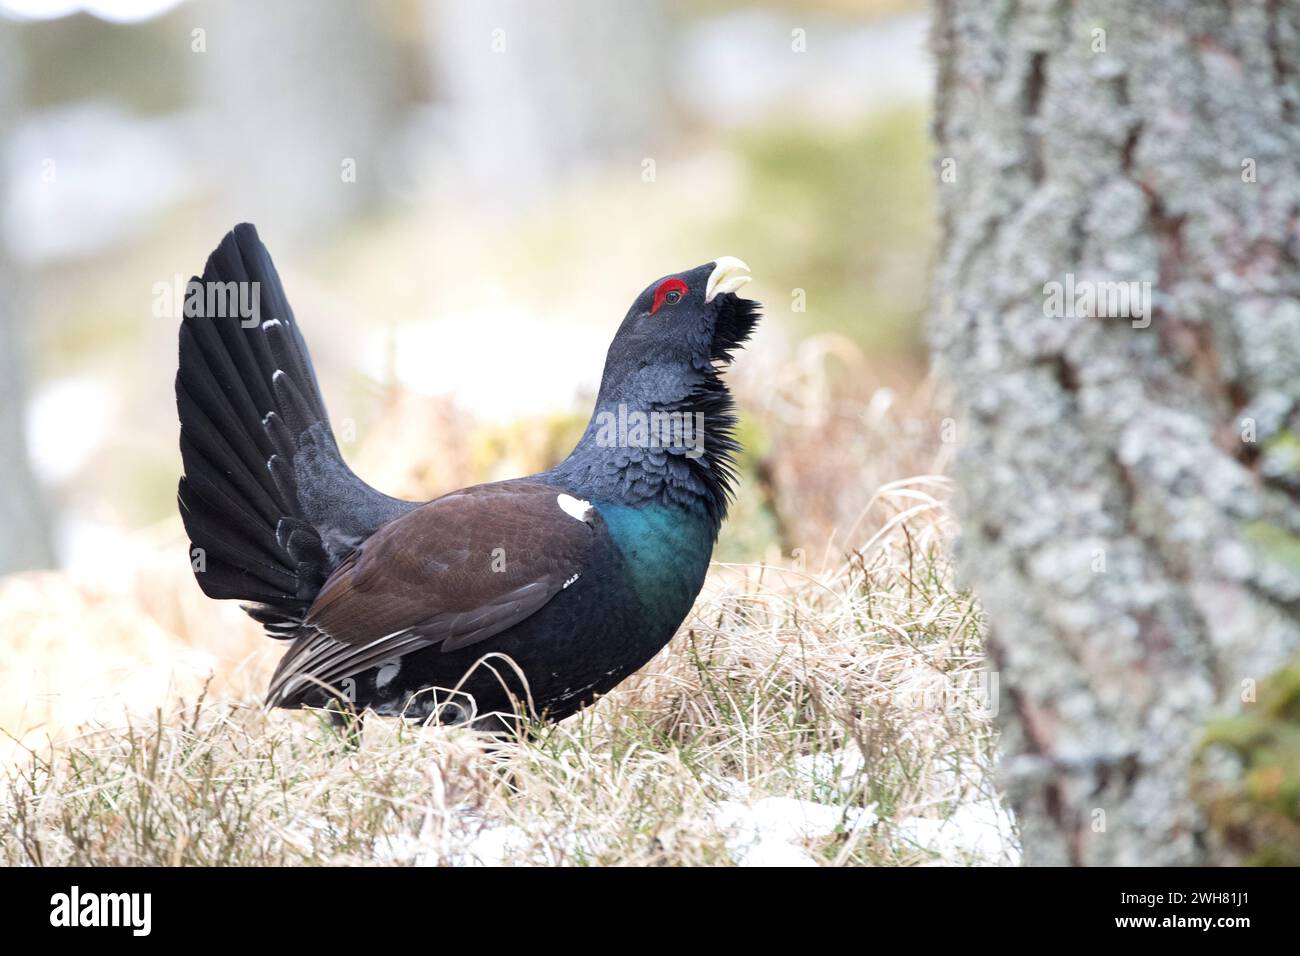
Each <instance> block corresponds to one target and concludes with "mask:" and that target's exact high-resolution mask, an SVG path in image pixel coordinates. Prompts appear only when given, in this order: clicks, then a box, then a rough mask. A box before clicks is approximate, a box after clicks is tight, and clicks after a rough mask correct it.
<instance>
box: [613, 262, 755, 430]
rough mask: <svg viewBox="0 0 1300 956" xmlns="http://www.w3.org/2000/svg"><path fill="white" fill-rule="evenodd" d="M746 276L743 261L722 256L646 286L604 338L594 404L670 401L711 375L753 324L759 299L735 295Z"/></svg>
mask: <svg viewBox="0 0 1300 956" xmlns="http://www.w3.org/2000/svg"><path fill="white" fill-rule="evenodd" d="M749 280H750V276H749V267H748V266H746V265H745V263H743V262H741V261H740V260H739V259H737V258H735V257H734V256H722V257H720V258H718V259H717V260H715V261H713V262H706V263H705V264H704V265H702V266H697V267H696V268H694V269H690V270H687V271H686V272H678V273H676V274H674V275H667V276H664V277H663V278H661V279H656V280H655V281H654V282H652V283H650V285H648V286H646V287H645V290H644V291H643V292H642V293H641V294H640V295H639V296H637V297H636V300H635V301H634V302H633V303H632V307H631V308H630V309H628V311H627V315H626V316H625V317H624V318H623V323H622V324H621V325H620V326H619V328H618V332H617V334H615V336H614V341H613V342H612V343H611V344H610V347H609V354H608V356H607V358H606V360H605V376H604V380H603V381H602V383H601V401H602V403H607V402H612V401H617V402H624V403H627V404H628V405H630V406H633V407H638V408H665V407H670V406H673V405H676V404H679V403H681V402H683V401H685V400H686V399H687V398H688V396H689V395H690V394H691V393H692V392H695V391H697V390H698V389H699V387H700V385H701V383H702V382H704V381H705V380H716V379H717V368H718V367H719V366H721V365H725V364H728V363H730V361H731V358H732V353H733V352H734V350H735V349H737V348H738V347H740V346H741V345H743V344H744V342H745V341H746V340H747V339H748V338H749V336H750V334H751V333H752V332H753V331H754V326H755V325H757V324H758V319H759V315H760V311H759V309H760V307H759V304H758V303H757V302H754V301H752V300H750V299H742V298H741V297H740V296H738V295H736V292H737V290H739V289H740V288H741V287H742V286H744V285H745V284H746V283H748V282H749Z"/></svg>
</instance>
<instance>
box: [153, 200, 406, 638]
mask: <svg viewBox="0 0 1300 956" xmlns="http://www.w3.org/2000/svg"><path fill="white" fill-rule="evenodd" d="M176 407H177V411H178V412H179V415H180V422H181V458H182V461H183V462H184V469H185V474H184V477H182V478H181V480H180V488H179V501H180V511H181V518H182V519H183V520H184V522H185V530H186V532H187V533H188V534H189V537H190V542H191V558H192V563H193V565H194V569H195V577H196V578H197V579H198V582H199V586H200V587H201V588H202V589H203V592H204V593H205V594H207V595H208V596H209V597H213V598H236V599H239V600H242V601H247V602H250V604H249V605H247V606H246V608H245V609H246V610H247V611H248V612H249V613H250V614H251V615H252V616H253V617H254V618H256V619H257V620H258V621H260V622H261V623H263V624H264V625H266V627H267V632H268V633H269V634H271V635H272V636H275V637H291V636H293V635H294V633H295V632H296V631H297V629H298V626H299V624H300V622H301V620H302V618H303V617H304V616H305V614H306V611H307V608H308V606H309V605H310V604H311V602H312V599H313V598H314V597H315V596H316V593H317V591H319V590H320V587H321V585H322V584H323V583H324V581H325V579H326V577H328V575H329V573H330V571H331V570H333V568H334V566H335V565H336V564H337V563H338V562H339V560H340V559H341V558H342V557H343V555H345V554H347V553H348V552H349V551H350V550H352V548H354V547H355V546H356V545H357V544H359V543H360V542H361V541H363V540H365V538H367V537H369V535H371V534H372V533H374V531H375V530H376V529H377V528H379V527H381V526H382V525H384V524H386V523H388V522H389V521H391V520H392V519H393V518H395V517H397V516H398V515H400V514H402V513H403V512H405V511H407V510H408V509H410V508H411V507H414V505H413V503H411V502H405V501H400V500H398V499H395V498H389V497H388V496H386V495H382V494H380V493H379V492H377V491H375V490H374V489H373V488H371V487H370V486H368V485H366V484H365V483H364V482H362V481H361V480H360V479H359V478H357V477H356V475H354V474H353V473H352V471H351V470H350V469H349V468H348V467H347V465H346V464H344V462H343V457H342V455H341V454H340V453H339V449H338V444H337V443H336V442H335V440H334V434H333V432H332V431H331V430H330V425H329V419H328V417H327V416H326V413H325V405H324V403H323V402H322V400H321V395H320V387H319V385H318V384H317V382H316V373H315V371H314V369H313V368H312V364H311V358H310V356H309V355H308V353H307V346H306V343H305V342H304V341H303V338H302V334H301V333H300V332H299V331H298V326H297V323H296V322H295V321H294V317H293V310H292V309H290V308H289V303H288V300H287V299H286V298H285V294H284V289H283V287H282V286H281V285H280V277H279V276H278V275H277V274H276V271H275V266H274V265H273V264H272V262H271V256H270V254H269V253H268V252H267V251H266V247H265V246H263V245H262V243H261V241H260V240H259V239H258V236H257V230H256V229H255V228H254V227H253V226H251V225H248V224H246V223H245V224H241V225H238V226H236V227H235V228H234V230H233V231H231V232H230V233H228V234H227V235H226V237H225V238H224V239H223V240H222V241H221V245H220V246H218V247H217V249H216V251H215V252H213V253H212V255H211V256H210V257H209V258H208V262H207V266H206V268H205V269H204V271H203V278H202V279H201V280H200V279H193V280H191V283H190V286H189V288H188V289H187V296H186V307H185V317H184V319H183V320H182V322H181V329H180V368H179V371H178V372H177V374H176Z"/></svg>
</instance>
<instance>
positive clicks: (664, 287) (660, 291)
mask: <svg viewBox="0 0 1300 956" xmlns="http://www.w3.org/2000/svg"><path fill="white" fill-rule="evenodd" d="M690 291H691V290H690V289H688V288H686V283H685V282H683V281H682V280H681V279H665V280H664V281H663V282H661V283H659V288H657V289H655V301H654V305H652V306H650V314H651V315H654V314H655V313H656V312H658V311H659V306H661V305H663V304H664V296H666V295H667V294H668V293H669V292H680V293H681V294H682V295H685V294H686V293H687V292H690Z"/></svg>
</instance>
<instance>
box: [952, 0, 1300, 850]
mask: <svg viewBox="0 0 1300 956" xmlns="http://www.w3.org/2000/svg"><path fill="white" fill-rule="evenodd" d="M935 14H936V16H935V24H934V34H933V46H934V52H935V55H936V59H937V68H938V82H937V87H938V88H937V110H936V117H935V137H936V140H937V147H938V148H937V153H938V156H937V166H938V170H939V174H940V180H941V181H940V184H939V187H938V188H939V193H940V215H941V228H942V240H941V248H940V252H939V256H938V262H937V268H936V276H935V283H934V289H933V293H934V299H933V308H932V316H931V330H930V335H931V341H932V346H933V350H934V355H935V361H936V367H937V369H938V371H939V372H940V373H941V375H943V376H944V377H945V378H946V379H947V380H948V381H949V382H950V384H951V386H952V390H953V395H954V405H955V410H956V421H957V428H956V434H957V441H958V443H959V446H960V447H959V453H958V456H957V465H956V478H957V481H958V485H959V489H960V490H959V492H958V494H957V497H956V500H955V502H954V506H955V508H956V510H957V514H958V516H959V518H960V519H961V523H962V529H963V530H962V542H961V544H960V546H959V563H960V566H961V567H962V568H963V569H964V574H965V575H966V578H967V580H968V582H969V583H970V584H972V585H973V586H974V587H975V589H976V590H977V592H978V594H979V596H980V598H981V600H982V602H983V605H984V607H985V610H986V612H987V615H988V620H989V633H988V652H989V656H990V660H991V666H992V667H994V668H995V669H996V670H997V672H998V674H999V685H1000V686H1001V687H1002V690H1003V693H1002V697H1001V700H1000V709H999V716H998V723H999V726H1000V730H1001V741H1002V744H1001V745H1002V751H1003V759H1002V764H1001V774H1002V783H1003V785H1004V786H1005V788H1006V790H1007V793H1008V796H1009V797H1010V799H1011V802H1012V805H1013V806H1014V807H1015V809H1016V811H1017V813H1018V815H1019V819H1020V823H1021V828H1022V837H1023V841H1024V851H1025V857H1024V858H1025V861H1026V862H1027V863H1034V864H1064V863H1075V864H1109V865H1128V864H1187V863H1196V862H1209V863H1220V862H1233V861H1234V860H1235V859H1236V856H1235V853H1234V851H1233V850H1232V849H1230V848H1228V847H1227V846H1225V845H1224V844H1223V842H1222V841H1219V840H1216V839H1215V838H1214V835H1213V834H1212V833H1211V832H1210V831H1209V829H1208V828H1207V825H1206V817H1205V814H1204V813H1203V811H1202V810H1201V809H1200V808H1199V807H1198V806H1197V804H1196V802H1195V801H1194V800H1193V799H1192V796H1191V792H1192V788H1191V783H1190V779H1189V777H1190V771H1191V768H1192V764H1193V758H1194V756H1195V753H1196V751H1197V748H1198V744H1199V740H1200V737H1201V734H1202V731H1203V728H1204V726H1205V724H1206V722H1207V721H1208V720H1209V719H1211V718H1212V717H1213V716H1214V715H1216V714H1219V713H1231V712H1234V711H1238V710H1242V709H1249V708H1250V707H1251V706H1252V701H1253V686H1254V684H1253V682H1254V681H1257V680H1262V679H1263V678H1265V677H1267V676H1268V674H1269V673H1270V672H1272V671H1274V670H1276V669H1277V668H1279V667H1280V666H1281V665H1282V664H1283V663H1284V662H1285V660H1286V659H1287V658H1288V657H1289V656H1290V655H1291V654H1292V653H1294V652H1295V650H1296V648H1297V646H1300V507H1298V502H1300V437H1298V436H1300V403H1298V401H1297V400H1298V399H1300V268H1298V265H1300V127H1298V126H1297V117H1298V114H1300V110H1298V108H1297V103H1298V102H1300V96H1298V95H1297V77H1300V7H1298V5H1297V4H1296V3H1294V2H1277V0H1274V2H1268V0H1258V2H1244V0H1243V2H1224V3H1207V2H1196V0H1154V2H1153V0H1116V2H1112V3H1101V2H1094V3H1088V2H1067V0H1019V2H1016V0H1002V2H989V3H967V2H962V0H936V7H935ZM1052 282H1058V283H1061V284H1062V286H1064V287H1065V288H1066V290H1067V291H1068V290H1069V288H1070V283H1071V282H1073V284H1074V287H1075V288H1076V289H1079V288H1080V283H1084V286H1083V288H1087V287H1089V286H1091V287H1093V288H1094V289H1099V288H1100V286H1098V285H1097V284H1099V283H1105V282H1138V283H1142V282H1149V283H1150V289H1151V298H1152V308H1151V310H1150V311H1149V312H1148V313H1147V319H1149V324H1145V325H1144V321H1143V319H1142V318H1141V317H1140V316H1136V315H1134V314H1133V313H1134V312H1135V311H1137V310H1135V309H1130V310H1129V315H1127V316H1116V315H1113V314H1112V315H1110V316H1107V314H1106V313H1107V311H1108V310H1106V309H1100V308H1093V309H1089V308H1088V307H1087V304H1086V302H1084V303H1079V304H1081V305H1082V306H1083V308H1082V309H1079V308H1075V309H1069V308H1066V307H1064V306H1061V303H1060V302H1057V303H1053V301H1052V298H1051V295H1050V293H1051V287H1049V286H1048V285H1047V284H1048V283H1052ZM1110 311H1114V310H1110ZM1121 311H1122V310H1121ZM1048 312H1052V313H1054V314H1051V315H1049V314H1048ZM1062 312H1064V313H1065V314H1061V313H1062Z"/></svg>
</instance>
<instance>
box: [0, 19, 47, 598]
mask: <svg viewBox="0 0 1300 956" xmlns="http://www.w3.org/2000/svg"><path fill="white" fill-rule="evenodd" d="M21 52H22V51H21V50H20V49H19V47H18V44H17V43H16V42H15V40H14V36H13V30H12V28H11V27H7V26H5V25H4V24H0V143H4V142H6V135H7V131H8V130H9V128H10V126H11V125H12V124H13V122H14V119H15V118H16V115H17V112H18V107H19V99H20V97H19V85H20V83H21V82H22V79H21V78H22V69H21V60H20V56H21ZM0 171H3V167H2V166H0ZM30 174H31V175H32V176H38V175H40V170H31V171H30ZM4 185H5V184H4V179H3V178H2V177H0V193H3V191H4ZM6 253H7V248H6V245H5V243H4V241H3V240H0V290H3V294H0V447H3V448H4V453H3V454H0V527H2V528H3V529H4V533H3V534H0V574H9V573H10V572H13V571H22V570H26V569H28V568H44V567H49V566H50V565H51V564H53V563H54V551H53V548H52V547H51V545H50V534H49V525H48V523H47V520H46V512H45V507H44V504H43V502H42V501H41V494H40V489H39V487H38V486H37V484H36V479H35V478H34V477H33V476H32V472H31V468H30V467H29V465H28V460H27V442H26V439H25V437H24V434H23V425H24V420H23V415H24V411H25V409H26V407H27V404H26V402H25V401H24V397H23V385H24V382H25V381H26V376H25V374H24V369H23V356H24V355H26V353H27V350H26V347H25V343H24V342H23V338H24V336H23V334H22V326H21V322H22V316H23V314H24V311H23V305H22V301H23V299H22V284H21V282H20V281H19V280H20V276H19V272H18V269H17V267H15V266H14V265H13V264H12V263H11V262H10V261H9V257H8V255H7V254H6Z"/></svg>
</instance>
